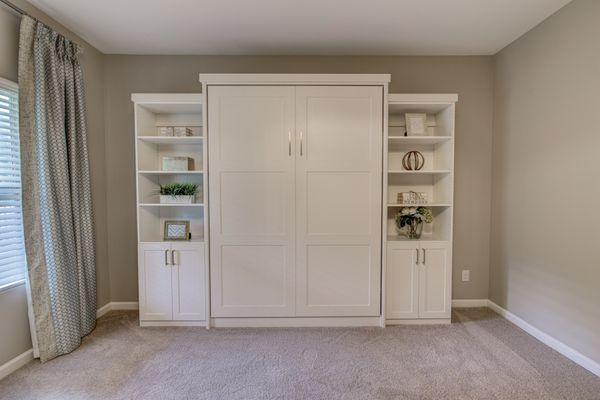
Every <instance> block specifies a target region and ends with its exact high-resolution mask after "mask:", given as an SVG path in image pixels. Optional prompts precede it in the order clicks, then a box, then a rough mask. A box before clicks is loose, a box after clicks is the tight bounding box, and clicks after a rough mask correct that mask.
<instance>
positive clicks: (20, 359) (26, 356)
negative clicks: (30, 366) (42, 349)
mask: <svg viewBox="0 0 600 400" xmlns="http://www.w3.org/2000/svg"><path fill="white" fill-rule="evenodd" d="M31 360H33V349H29V350H27V351H26V352H25V353H22V354H19V355H18V356H16V357H15V358H13V359H12V360H9V361H8V362H6V363H4V364H3V365H0V379H3V378H4V377H6V376H8V375H9V374H12V373H13V372H15V371H16V370H18V369H19V368H21V367H22V366H23V365H25V364H27V363H28V362H29V361H31Z"/></svg>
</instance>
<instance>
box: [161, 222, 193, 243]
mask: <svg viewBox="0 0 600 400" xmlns="http://www.w3.org/2000/svg"><path fill="white" fill-rule="evenodd" d="M163 239H164V240H189V239H190V221H182V220H169V221H165V222H164V233H163Z"/></svg>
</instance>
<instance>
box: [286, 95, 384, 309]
mask: <svg viewBox="0 0 600 400" xmlns="http://www.w3.org/2000/svg"><path fill="white" fill-rule="evenodd" d="M382 95H383V90H382V87H376V86H372V87H369V86H302V87H297V88H296V131H297V133H298V136H297V141H296V146H297V149H298V150H299V151H297V152H296V205H297V208H296V299H297V304H296V313H297V315H301V316H374V315H380V286H381V233H380V232H381V193H382V192H381V182H382V136H383V128H382V115H383V109H382Z"/></svg>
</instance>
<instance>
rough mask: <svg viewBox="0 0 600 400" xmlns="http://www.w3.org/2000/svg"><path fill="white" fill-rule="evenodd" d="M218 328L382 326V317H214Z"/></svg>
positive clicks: (213, 321)
mask: <svg viewBox="0 0 600 400" xmlns="http://www.w3.org/2000/svg"><path fill="white" fill-rule="evenodd" d="M211 326H212V327H216V328H272V327H281V328H301V327H355V326H377V327H379V326H381V324H380V317H379V316H377V317H306V318H305V317H290V318H287V317H286V318H212V323H211Z"/></svg>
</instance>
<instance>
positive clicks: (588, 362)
mask: <svg viewBox="0 0 600 400" xmlns="http://www.w3.org/2000/svg"><path fill="white" fill-rule="evenodd" d="M488 307H489V308H491V309H492V310H494V311H495V312H497V313H498V314H500V315H501V316H503V317H504V318H506V319H507V320H508V321H510V322H512V323H513V324H515V325H516V326H518V327H519V328H521V329H523V330H524V331H525V332H527V333H529V334H530V335H531V336H533V337H534V338H536V339H537V340H539V341H540V342H542V343H544V344H545V345H546V346H548V347H551V348H553V349H554V350H556V351H558V352H559V353H560V354H562V355H563V356H565V357H567V358H568V359H570V360H571V361H573V362H575V363H577V364H579V365H581V366H582V367H583V368H585V369H587V370H588V371H590V372H591V373H593V374H594V375H597V376H600V363H597V362H596V361H594V360H592V359H591V358H589V357H587V356H584V355H583V354H581V353H580V352H578V351H577V350H575V349H573V348H571V347H569V346H567V345H566V344H564V343H563V342H561V341H560V340H558V339H555V338H553V337H552V336H550V335H548V334H547V333H546V332H543V331H541V330H539V329H538V328H536V327H535V326H533V325H531V324H529V323H528V322H526V321H525V320H523V319H521V318H520V317H517V316H516V315H515V314H513V313H511V312H510V311H508V310H505V309H504V308H502V307H500V306H499V305H498V304H496V303H494V302H493V301H491V300H488Z"/></svg>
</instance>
